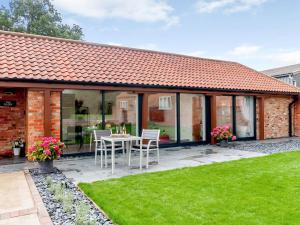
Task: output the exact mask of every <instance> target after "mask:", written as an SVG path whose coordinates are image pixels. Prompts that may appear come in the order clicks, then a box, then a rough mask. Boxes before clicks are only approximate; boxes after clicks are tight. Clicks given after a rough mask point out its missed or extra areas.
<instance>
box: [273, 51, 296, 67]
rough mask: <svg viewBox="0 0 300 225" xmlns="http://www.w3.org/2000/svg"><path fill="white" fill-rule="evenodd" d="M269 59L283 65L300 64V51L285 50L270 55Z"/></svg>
mask: <svg viewBox="0 0 300 225" xmlns="http://www.w3.org/2000/svg"><path fill="white" fill-rule="evenodd" d="M268 58H269V59H270V60H272V61H275V62H278V63H279V64H280V66H281V65H289V64H296V63H300V50H292V51H290V50H283V51H279V52H276V53H275V54H272V55H269V56H268Z"/></svg>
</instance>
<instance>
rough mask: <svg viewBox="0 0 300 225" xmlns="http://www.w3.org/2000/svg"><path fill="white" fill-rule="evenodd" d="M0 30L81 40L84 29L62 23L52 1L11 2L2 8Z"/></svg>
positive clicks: (25, 0)
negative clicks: (7, 6)
mask: <svg viewBox="0 0 300 225" xmlns="http://www.w3.org/2000/svg"><path fill="white" fill-rule="evenodd" d="M0 29H2V30H9V31H17V32H23V33H30V34H39V35H46V36H52V37H62V38H69V39H75V40H80V39H82V37H83V33H82V28H81V27H80V26H78V25H76V24H73V25H72V26H70V25H68V24H63V23H62V18H61V15H60V13H58V12H57V10H56V9H55V8H54V6H53V5H52V3H51V0H11V1H10V3H9V8H8V9H7V8H5V7H4V6H2V7H1V8H0Z"/></svg>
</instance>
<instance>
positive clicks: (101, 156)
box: [100, 141, 103, 169]
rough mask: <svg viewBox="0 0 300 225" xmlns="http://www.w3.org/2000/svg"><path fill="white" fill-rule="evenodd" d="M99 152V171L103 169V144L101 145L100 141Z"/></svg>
mask: <svg viewBox="0 0 300 225" xmlns="http://www.w3.org/2000/svg"><path fill="white" fill-rule="evenodd" d="M100 147H101V150H100V159H101V162H100V167H101V169H102V168H103V144H102V141H101V145H100Z"/></svg>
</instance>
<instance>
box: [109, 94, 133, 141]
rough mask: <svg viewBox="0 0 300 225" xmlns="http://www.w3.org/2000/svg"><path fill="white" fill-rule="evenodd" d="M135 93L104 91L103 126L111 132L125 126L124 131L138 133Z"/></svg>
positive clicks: (115, 131)
mask: <svg viewBox="0 0 300 225" xmlns="http://www.w3.org/2000/svg"><path fill="white" fill-rule="evenodd" d="M137 105H138V104H137V95H136V94H132V93H129V92H118V91H111V92H105V105H104V111H105V126H106V128H107V129H112V132H113V133H117V131H120V130H122V128H123V126H125V128H126V133H128V134H131V135H137V134H138V130H137V129H138V128H137V119H138V117H137Z"/></svg>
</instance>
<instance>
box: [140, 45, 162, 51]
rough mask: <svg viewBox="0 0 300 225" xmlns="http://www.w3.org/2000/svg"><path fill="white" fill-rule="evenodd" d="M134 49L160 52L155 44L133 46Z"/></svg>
mask: <svg viewBox="0 0 300 225" xmlns="http://www.w3.org/2000/svg"><path fill="white" fill-rule="evenodd" d="M134 48H140V49H148V50H154V51H160V48H159V47H158V45H157V44H154V43H146V44H141V45H137V46H135V47H134Z"/></svg>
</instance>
